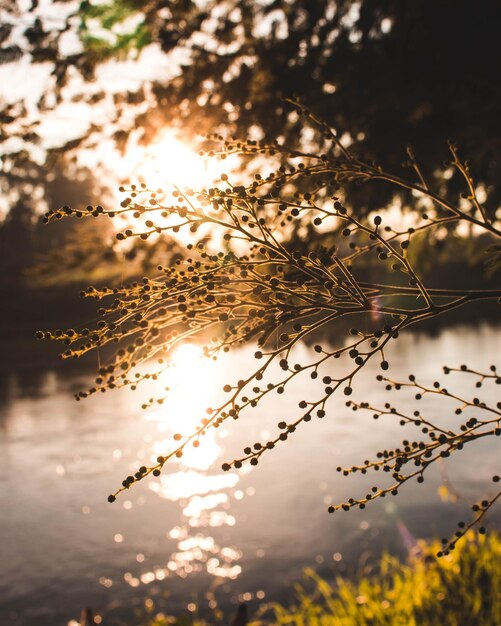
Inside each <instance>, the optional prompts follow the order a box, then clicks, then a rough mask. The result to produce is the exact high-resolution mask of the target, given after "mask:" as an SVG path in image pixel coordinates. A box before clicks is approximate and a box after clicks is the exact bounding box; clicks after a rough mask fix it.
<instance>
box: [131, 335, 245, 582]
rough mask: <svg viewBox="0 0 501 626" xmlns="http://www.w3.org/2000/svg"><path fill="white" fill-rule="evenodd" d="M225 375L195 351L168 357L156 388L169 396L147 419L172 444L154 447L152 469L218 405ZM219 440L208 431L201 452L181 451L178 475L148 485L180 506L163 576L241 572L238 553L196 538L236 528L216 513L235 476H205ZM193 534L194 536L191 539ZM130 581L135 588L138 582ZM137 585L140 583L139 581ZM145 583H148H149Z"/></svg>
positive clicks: (193, 347) (185, 350) (173, 473)
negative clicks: (168, 364)
mask: <svg viewBox="0 0 501 626" xmlns="http://www.w3.org/2000/svg"><path fill="white" fill-rule="evenodd" d="M224 375H228V372H227V368H225V367H224V365H223V366H221V365H220V362H214V361H213V360H210V359H208V358H206V357H204V355H203V352H202V350H201V348H199V347H198V346H196V345H193V344H185V345H182V346H180V347H179V348H177V350H176V351H175V353H174V355H173V356H172V367H171V368H169V369H168V370H167V371H166V372H165V374H164V375H163V376H161V377H160V379H159V380H158V381H157V383H156V387H157V388H158V390H159V391H160V393H163V392H164V391H165V390H167V396H166V400H165V401H164V402H162V405H161V407H159V408H157V409H156V410H154V411H153V412H151V413H150V414H149V419H151V420H154V421H156V422H157V424H158V429H159V431H160V432H163V431H165V432H166V433H168V434H169V435H170V439H161V440H158V441H156V442H155V443H154V445H153V453H152V455H151V458H150V461H151V462H152V463H154V462H155V459H156V457H157V456H158V455H161V454H164V453H165V450H168V449H169V447H170V446H171V445H172V435H173V434H174V433H178V432H179V433H181V434H190V432H191V430H192V429H194V428H195V427H196V426H197V425H198V424H199V423H200V420H201V418H202V417H204V416H205V415H206V409H207V408H208V407H209V406H210V405H211V404H212V403H213V402H214V401H215V399H216V396H217V390H216V382H217V381H218V380H219V378H220V377H221V376H224ZM195 386H196V388H195ZM217 437H219V438H220V437H221V432H220V431H216V430H214V429H210V430H209V431H208V432H207V434H206V435H204V437H203V438H202V442H201V444H202V445H200V447H197V448H194V447H188V448H187V449H186V450H185V452H184V454H183V457H182V461H181V462H179V463H178V464H177V466H178V467H179V469H178V470H177V471H171V470H170V467H168V468H167V472H166V473H165V474H164V475H162V476H161V477H160V479H159V480H158V481H156V482H152V483H150V485H149V488H150V489H151V490H152V491H153V492H154V493H156V494H157V495H158V496H160V497H161V498H165V499H167V500H171V501H181V506H182V513H181V520H182V522H183V525H182V526H176V527H174V528H173V529H172V530H171V531H170V533H169V536H170V537H171V538H172V539H176V540H177V541H178V543H177V550H176V551H175V552H174V553H173V554H172V555H171V558H170V560H169V561H168V563H167V567H166V568H164V569H163V570H160V571H161V572H162V575H163V576H168V575H169V573H171V572H172V573H176V574H177V575H178V576H181V577H185V576H186V575H188V574H190V573H192V572H196V571H201V570H202V569H204V570H205V571H206V572H208V573H209V574H211V575H213V576H217V577H220V578H230V579H234V578H236V577H237V576H238V575H239V574H240V572H241V567H240V566H239V565H237V564H236V561H238V560H239V559H240V557H241V552H240V551H239V550H236V549H235V548H232V547H228V546H219V545H218V544H216V542H215V540H214V538H213V537H212V536H211V535H209V534H207V532H205V533H204V534H201V532H200V529H210V528H217V527H220V526H223V525H228V526H234V525H235V517H234V516H233V515H230V514H229V513H228V512H227V511H225V510H220V509H218V508H217V507H219V506H221V505H224V506H226V507H227V506H228V500H229V495H228V494H229V490H231V489H232V488H233V487H235V485H236V484H237V483H238V482H239V476H238V475H237V474H227V473H222V472H221V473H216V474H215V473H214V469H212V471H211V472H210V473H207V472H208V470H209V469H210V468H214V467H215V466H216V460H217V459H218V458H219V457H220V456H221V453H222V449H221V447H220V446H219V445H218V443H217ZM205 494H209V495H205ZM195 528H196V529H197V530H198V532H197V534H192V529H195ZM157 574H158V571H157ZM131 580H132V581H133V584H134V585H136V580H137V579H135V578H132V579H131ZM140 580H141V582H144V580H143V578H141V579H140ZM128 582H129V584H130V582H131V581H128ZM146 582H150V580H149V578H147V580H146Z"/></svg>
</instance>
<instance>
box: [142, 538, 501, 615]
mask: <svg viewBox="0 0 501 626" xmlns="http://www.w3.org/2000/svg"><path fill="white" fill-rule="evenodd" d="M420 549H421V552H420V555H419V556H415V557H412V558H410V559H409V560H408V561H407V563H405V564H403V563H401V562H400V561H398V560H397V559H395V558H394V557H390V556H388V555H385V556H383V558H382V559H381V562H380V567H379V571H378V574H377V575H373V576H370V577H360V578H359V579H358V580H356V581H355V582H350V581H348V580H345V579H343V578H341V577H339V578H338V579H337V580H336V582H335V585H334V586H331V585H330V584H329V583H328V582H327V581H325V580H324V579H322V578H321V577H320V576H318V575H317V574H316V573H315V572H314V571H313V570H311V569H308V570H306V572H305V577H306V584H305V587H302V586H298V588H297V600H296V603H295V604H294V605H292V606H289V607H285V606H283V605H281V604H271V605H267V606H263V607H262V609H261V611H260V615H259V616H258V617H257V618H256V617H255V618H254V619H253V620H251V621H250V622H249V623H248V626H272V625H275V626H499V625H500V624H501V537H500V535H499V534H497V533H490V534H489V535H479V534H474V533H473V532H469V533H467V535H466V536H465V537H464V538H463V539H462V540H461V541H460V542H459V543H458V544H457V547H456V549H455V550H453V551H452V552H451V553H450V554H449V555H448V556H446V557H442V558H440V559H437V558H436V556H435V555H436V553H437V551H438V550H439V549H440V544H439V543H438V542H433V543H425V542H422V543H421V544H420ZM229 618H231V616H226V619H225V618H223V617H222V616H219V619H215V620H209V621H205V620H199V619H195V620H194V621H191V620H190V619H189V618H186V617H184V618H173V617H165V616H163V615H157V616H155V617H154V618H152V620H151V621H148V622H146V623H145V624H144V626H168V625H172V626H216V624H218V625H222V624H225V625H227V624H229V623H231V619H229Z"/></svg>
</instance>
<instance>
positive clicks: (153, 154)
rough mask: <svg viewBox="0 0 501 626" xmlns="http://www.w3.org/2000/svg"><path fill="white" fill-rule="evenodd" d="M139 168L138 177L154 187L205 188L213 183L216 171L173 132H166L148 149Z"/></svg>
mask: <svg viewBox="0 0 501 626" xmlns="http://www.w3.org/2000/svg"><path fill="white" fill-rule="evenodd" d="M137 169H138V171H137V175H138V176H139V177H140V178H143V179H144V181H145V182H147V184H148V185H150V186H154V187H165V186H166V185H169V186H171V185H177V186H179V187H203V186H204V185H207V184H209V182H210V170H211V169H212V168H211V166H210V165H209V163H208V161H207V160H205V159H204V158H203V157H201V156H200V155H199V154H198V153H197V152H195V150H193V149H192V148H190V146H188V145H187V144H186V143H184V142H183V141H181V140H180V139H178V138H177V137H176V136H175V134H174V133H173V132H172V131H164V132H163V133H161V135H160V136H159V137H158V138H157V139H156V140H155V141H154V142H153V143H151V144H150V145H149V146H147V147H146V149H145V154H144V156H143V158H142V159H141V163H140V164H139V166H138V168H137Z"/></svg>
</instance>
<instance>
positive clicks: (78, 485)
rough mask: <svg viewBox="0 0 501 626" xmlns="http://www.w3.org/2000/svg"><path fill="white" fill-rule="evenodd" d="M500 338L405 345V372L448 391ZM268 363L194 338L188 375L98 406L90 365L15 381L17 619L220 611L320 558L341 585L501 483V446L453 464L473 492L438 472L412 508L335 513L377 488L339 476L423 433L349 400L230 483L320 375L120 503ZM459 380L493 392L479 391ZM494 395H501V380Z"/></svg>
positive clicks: (8, 397)
mask: <svg viewBox="0 0 501 626" xmlns="http://www.w3.org/2000/svg"><path fill="white" fill-rule="evenodd" d="M500 341H501V338H500V334H499V330H498V329H496V328H492V327H486V326H485V327H479V328H457V329H451V330H446V331H443V332H442V333H441V334H440V335H439V336H437V337H435V338H433V339H432V338H429V337H426V336H424V335H417V334H416V335H413V334H407V335H403V336H402V337H401V339H400V340H399V341H398V342H395V343H394V344H393V345H392V347H391V348H390V352H389V356H390V357H391V367H392V372H395V376H397V377H404V376H406V375H407V374H408V373H410V372H413V373H415V374H416V375H417V376H419V377H420V378H422V379H423V380H426V381H432V380H433V379H434V377H435V376H440V367H441V365H443V364H449V365H454V364H456V365H458V364H459V363H461V362H466V363H468V364H469V365H470V366H471V367H477V368H482V367H483V366H485V365H486V364H487V366H488V365H489V364H490V363H491V362H495V361H496V359H499V354H500V353H501V352H500V350H501V344H500ZM311 350H312V349H311V348H310V347H308V346H305V345H302V346H299V351H298V354H297V355H296V357H297V360H298V361H301V362H303V361H306V360H307V359H310V358H311V356H312V354H311ZM252 354H253V350H252V349H251V348H249V349H248V350H247V349H243V350H238V351H235V352H234V353H233V354H231V355H228V356H227V357H226V356H225V357H224V358H221V359H219V360H218V361H217V362H213V361H210V360H208V359H206V358H204V357H202V356H201V353H200V350H199V348H197V347H196V346H193V345H192V346H184V347H183V348H180V352H179V355H178V356H179V358H178V359H177V360H176V367H172V368H171V369H169V370H168V371H167V372H166V373H165V376H164V377H162V378H160V379H159V380H157V381H150V382H149V383H145V384H144V386H142V385H140V386H138V390H137V391H136V392H133V393H132V392H129V391H128V390H121V391H116V392H113V393H111V394H108V393H107V394H104V395H101V394H100V395H99V397H94V398H89V399H88V400H86V401H85V402H81V403H76V402H74V400H73V393H74V392H75V391H76V390H80V389H82V388H84V387H85V386H86V385H88V384H89V382H90V381H91V377H90V376H89V375H88V374H87V373H78V372H77V373H75V372H73V373H68V374H67V373H66V372H63V373H54V372H35V373H33V374H32V375H30V376H24V375H19V376H16V375H13V376H11V377H10V378H8V379H6V380H4V381H2V380H0V466H1V478H2V479H1V481H0V495H1V496H2V498H3V500H2V501H6V502H7V506H6V507H5V509H3V510H2V515H1V516H0V532H1V533H2V537H3V546H2V556H3V557H5V558H4V559H3V560H4V562H5V563H7V564H8V566H7V567H5V568H4V571H3V572H2V571H0V592H1V598H0V623H2V624H3V623H12V624H23V625H24V624H26V623H37V625H38V626H61V625H62V624H64V625H66V624H67V623H68V620H69V619H70V618H71V617H75V616H76V615H78V613H79V609H80V607H81V606H82V603H83V602H85V604H88V605H91V606H93V607H95V608H99V607H101V608H102V609H103V611H104V612H105V613H106V612H109V611H111V612H113V611H114V610H118V609H117V608H116V607H119V608H120V610H122V609H123V611H124V614H125V613H126V607H129V609H128V610H129V613H127V616H128V618H129V617H131V615H132V611H133V609H132V608H131V607H132V601H133V600H134V601H136V600H138V599H141V601H143V602H144V598H145V597H146V598H149V597H155V601H156V602H161V601H163V600H160V598H163V597H167V599H166V600H165V601H164V606H166V607H167V610H168V611H172V612H178V611H179V610H181V611H182V610H185V609H186V608H187V607H188V605H190V606H192V605H193V606H196V607H202V608H203V607H205V608H207V607H210V606H211V604H210V603H213V602H214V597H213V595H214V593H215V591H216V590H217V594H218V601H219V599H220V598H221V597H223V598H224V602H226V605H229V604H231V603H235V602H238V601H239V600H243V599H249V598H258V599H262V597H264V595H263V594H264V593H266V596H267V597H270V596H271V597H272V598H273V599H277V600H280V599H282V598H283V596H280V593H284V590H285V589H288V588H291V586H292V584H293V583H294V582H296V581H297V580H298V579H299V578H300V576H301V571H302V568H304V567H305V566H314V567H316V568H318V569H319V570H320V571H321V573H322V572H323V573H324V574H325V575H326V576H327V577H334V576H336V575H338V574H340V573H343V572H346V571H347V570H349V569H350V568H352V567H354V566H356V564H357V563H358V562H359V559H360V562H361V563H365V562H366V560H367V559H369V560H370V555H374V554H377V552H378V550H380V549H382V548H383V547H384V548H388V549H390V550H391V551H392V552H394V553H395V552H396V553H399V551H400V553H402V551H404V552H405V550H406V547H405V546H406V544H405V541H403V537H402V533H404V534H405V537H407V540H408V539H409V536H412V537H418V538H419V537H431V536H436V535H438V536H440V535H441V534H442V533H448V532H450V530H451V527H452V526H454V524H455V521H456V519H459V517H456V516H459V515H463V514H464V513H465V511H466V513H467V511H468V508H469V504H470V499H471V498H472V497H473V498H474V497H476V496H478V493H479V492H482V493H484V491H485V489H488V484H489V483H490V481H491V476H492V467H493V463H494V462H495V460H496V459H497V456H498V451H497V447H496V445H495V444H496V443H497V442H496V441H495V442H491V441H484V442H482V441H480V442H478V444H477V445H476V447H472V450H471V451H468V450H465V451H464V453H463V454H462V456H460V458H459V459H458V460H457V461H455V460H454V459H448V460H447V464H444V466H445V465H446V467H447V472H448V477H449V479H450V482H451V483H452V487H453V488H454V489H456V490H457V491H459V493H460V495H461V496H462V498H461V499H459V500H458V501H457V502H452V501H448V502H443V501H441V500H440V499H439V497H438V495H437V489H438V488H439V487H440V485H441V484H442V482H443V477H442V476H441V475H440V474H439V472H435V474H431V475H430V477H429V478H427V480H426V481H425V483H424V485H422V486H419V487H418V486H416V485H415V486H410V487H409V489H408V490H407V491H406V492H405V493H402V494H401V496H399V497H398V498H396V499H394V500H391V501H385V502H381V503H376V504H374V505H373V506H372V507H368V508H367V509H366V510H364V511H352V512H350V514H347V515H344V514H343V513H341V514H339V515H337V514H336V515H334V516H329V515H327V514H326V512H325V509H326V507H327V505H328V504H330V503H331V502H339V501H342V500H344V499H346V498H347V497H349V496H352V495H356V494H357V493H365V491H366V489H367V484H368V480H370V478H368V477H363V476H358V477H357V476H354V477H352V478H351V479H346V478H343V477H342V476H340V475H339V474H338V473H337V472H336V467H337V466H338V465H352V464H353V463H358V462H360V460H361V459H364V458H371V457H372V456H373V455H374V454H375V452H377V451H378V450H379V449H381V448H382V447H385V446H387V445H393V444H394V443H397V444H398V443H399V442H400V441H401V438H402V437H403V436H405V435H404V431H402V430H401V428H400V427H399V426H398V424H395V423H394V422H392V420H391V417H388V419H381V420H379V422H378V423H377V425H374V423H373V421H372V417H371V415H364V414H363V413H362V412H360V411H358V412H357V413H353V412H352V411H351V410H349V409H348V408H347V407H346V406H345V403H344V400H345V398H344V397H341V398H333V400H332V405H331V407H330V409H329V414H328V416H326V418H325V419H323V420H317V419H315V420H312V421H311V422H310V423H309V424H308V426H307V427H305V428H304V429H302V430H301V431H300V432H299V433H298V435H297V436H295V437H293V438H291V439H290V441H288V442H287V444H286V445H277V447H276V449H275V450H273V452H272V453H270V454H269V455H268V456H266V458H265V459H264V460H263V462H262V463H261V462H260V464H259V466H258V468H256V469H253V470H252V471H251V472H249V471H248V469H247V468H248V466H246V465H244V467H243V468H242V469H241V470H239V471H238V472H237V471H230V472H224V473H223V472H222V471H221V469H220V467H221V464H222V462H224V461H228V460H231V459H233V458H234V457H235V455H236V454H238V453H239V451H240V450H242V449H243V447H244V446H246V445H251V444H252V443H253V442H254V441H259V440H262V439H267V438H269V437H270V433H271V434H273V433H274V432H275V431H276V427H277V426H276V424H277V421H278V420H280V419H284V418H290V416H294V415H296V414H297V411H298V402H299V400H301V398H303V397H305V394H313V393H315V389H314V388H313V382H312V381H305V384H304V385H302V384H296V385H293V386H292V387H291V389H290V390H289V392H288V393H287V394H283V395H282V396H280V397H279V396H277V395H275V396H273V397H271V398H270V399H269V401H267V402H264V403H263V405H262V406H261V405H259V406H258V407H256V409H253V410H251V411H249V412H248V413H247V414H245V415H244V416H242V418H241V420H239V422H238V423H236V424H235V423H234V422H233V420H231V421H230V423H229V424H228V425H224V426H223V427H222V428H219V429H217V430H211V431H209V433H208V434H207V435H206V436H205V437H203V439H202V440H201V445H200V447H199V448H197V449H190V450H189V451H188V450H187V451H186V454H185V455H184V456H183V457H182V458H181V459H175V460H172V462H171V461H169V463H168V464H167V465H166V466H165V468H164V472H163V473H162V475H161V476H160V477H159V478H158V479H155V478H149V479H147V480H145V481H144V483H143V484H141V485H136V486H134V488H132V489H131V490H130V491H129V492H126V493H123V494H121V495H120V498H119V499H118V500H117V502H116V503H115V504H114V505H112V506H110V505H109V504H108V503H107V502H106V495H107V494H108V493H109V492H110V490H111V489H113V488H115V487H116V485H117V483H118V484H119V481H121V480H122V478H124V476H125V475H126V474H127V473H130V472H131V471H135V470H136V468H137V467H138V464H143V463H144V464H146V463H147V462H149V461H150V460H152V459H155V458H156V457H157V456H158V455H159V454H165V453H166V452H168V451H170V450H172V447H173V445H174V441H173V439H172V436H173V434H174V433H177V432H180V433H187V432H189V431H190V430H191V429H192V428H193V426H194V425H196V424H198V423H199V421H200V419H201V418H203V417H204V416H205V415H206V413H205V410H206V408H207V407H208V406H210V405H214V406H215V405H217V404H218V403H219V402H220V400H221V397H222V388H223V386H224V385H225V384H226V383H228V382H234V381H235V380H236V379H238V378H241V377H244V376H245V375H246V372H247V368H249V367H252V366H253V360H252ZM336 367H337V365H336ZM379 372H380V370H379V365H378V364H377V363H375V364H369V365H368V367H367V371H366V373H365V374H364V377H363V378H361V379H360V381H357V386H356V387H355V389H354V396H355V397H356V396H357V395H358V397H359V399H369V398H370V399H371V401H373V402H374V403H376V404H380V403H381V402H384V401H385V397H386V394H385V391H384V387H383V388H382V387H381V385H379V384H377V383H376V382H375V376H376V374H378V373H379ZM271 376H274V374H273V372H272V373H271ZM449 382H450V384H451V385H452V384H454V381H453V379H452V378H451V380H450V381H448V386H449ZM148 385H149V386H148ZM459 385H460V386H461V385H463V387H462V389H461V390H462V391H464V392H465V393H472V394H476V393H477V391H476V390H475V388H474V385H473V386H472V388H471V389H470V388H468V389H466V388H465V386H464V383H463V382H462V381H459ZM165 387H169V388H170V389H171V390H170V391H168V392H165ZM482 392H483V393H486V394H490V397H491V399H494V400H496V398H497V399H499V388H498V387H496V386H495V385H492V386H488V385H485V389H484V388H482ZM496 392H497V394H496ZM163 395H165V396H166V399H165V401H164V403H163V404H162V405H154V406H153V407H152V408H151V409H149V410H147V411H145V412H143V413H142V412H141V409H140V406H141V404H142V403H145V402H146V403H147V402H148V401H149V399H150V398H151V397H157V396H163ZM223 395H224V394H223ZM400 401H401V403H402V407H403V408H404V409H405V408H410V407H412V406H413V404H414V400H413V397H412V395H411V397H410V398H407V399H406V397H405V396H401V398H400ZM422 402H424V399H423V400H422ZM422 408H423V411H424V410H430V411H433V414H434V415H437V419H440V420H442V421H444V422H446V421H447V420H448V419H450V416H451V413H450V411H449V410H448V408H447V407H445V406H438V405H437V404H435V403H434V402H433V399H430V400H429V401H428V400H427V401H426V403H425V404H423V407H422ZM446 478H447V475H446ZM496 520H497V521H499V515H498V516H497V517H496V513H494V514H493V516H492V523H497V522H496ZM402 524H405V529H404V526H403V525H402ZM407 529H408V531H409V533H410V534H411V535H407ZM41 572H43V576H41V575H40V573H41ZM187 578H189V580H186V579H187ZM264 590H265V591H264ZM162 594H163V595H162ZM211 594H212V595H211ZM258 594H259V595H258ZM56 598H57V601H55V599H56ZM194 598H196V600H197V602H196V603H195V600H194ZM105 609H106V610H105ZM189 610H191V609H189ZM197 610H198V609H197ZM13 616H14V617H13ZM63 618H64V619H63ZM124 621H125V622H126V623H130V619H126V620H124Z"/></svg>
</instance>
